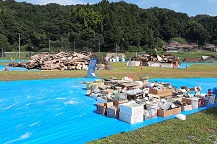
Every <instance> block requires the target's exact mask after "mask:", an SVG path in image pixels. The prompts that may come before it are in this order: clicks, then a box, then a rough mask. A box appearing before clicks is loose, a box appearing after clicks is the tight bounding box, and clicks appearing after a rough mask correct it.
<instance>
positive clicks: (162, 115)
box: [157, 107, 181, 118]
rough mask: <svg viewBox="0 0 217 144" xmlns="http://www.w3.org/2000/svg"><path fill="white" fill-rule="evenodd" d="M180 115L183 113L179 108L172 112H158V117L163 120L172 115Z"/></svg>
mask: <svg viewBox="0 0 217 144" xmlns="http://www.w3.org/2000/svg"><path fill="white" fill-rule="evenodd" d="M179 113H181V107H177V108H174V109H170V110H162V109H158V110H157V115H158V116H160V117H163V118H165V117H168V116H171V115H175V114H179Z"/></svg>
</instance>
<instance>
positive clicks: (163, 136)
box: [90, 108, 217, 144]
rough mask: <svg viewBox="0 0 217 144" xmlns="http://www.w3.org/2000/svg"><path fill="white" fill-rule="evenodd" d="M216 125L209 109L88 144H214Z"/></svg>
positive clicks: (215, 116)
mask: <svg viewBox="0 0 217 144" xmlns="http://www.w3.org/2000/svg"><path fill="white" fill-rule="evenodd" d="M216 123H217V108H211V109H208V110H206V111H202V112H199V113H196V114H193V115H188V116H187V119H186V120H185V121H181V120H178V119H171V120H167V121H164V122H161V123H157V124H153V125H149V126H146V127H143V128H140V129H138V130H135V131H132V132H128V133H120V134H116V135H112V136H110V137H107V138H102V139H100V140H97V141H92V142H90V144H101V143H102V144H106V143H115V144H150V143H151V144H152V143H153V144H179V143H180V144H216V143H217V124H216ZM111 128H112V126H111Z"/></svg>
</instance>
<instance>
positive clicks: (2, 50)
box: [2, 48, 4, 59]
mask: <svg viewBox="0 0 217 144" xmlns="http://www.w3.org/2000/svg"><path fill="white" fill-rule="evenodd" d="M3 51H4V49H3V48H2V59H3V55H4V52H3Z"/></svg>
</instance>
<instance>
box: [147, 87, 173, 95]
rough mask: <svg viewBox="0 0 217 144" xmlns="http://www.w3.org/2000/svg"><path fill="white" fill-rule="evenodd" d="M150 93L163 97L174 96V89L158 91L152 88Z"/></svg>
mask: <svg viewBox="0 0 217 144" xmlns="http://www.w3.org/2000/svg"><path fill="white" fill-rule="evenodd" d="M149 93H150V94H154V95H158V96H161V97H163V96H172V94H173V91H172V89H164V90H156V89H153V88H150V89H149Z"/></svg>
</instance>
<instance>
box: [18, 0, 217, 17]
mask: <svg viewBox="0 0 217 144" xmlns="http://www.w3.org/2000/svg"><path fill="white" fill-rule="evenodd" d="M16 1H17V2H23V1H25V2H27V3H32V4H39V5H45V4H48V3H57V4H60V5H76V4H87V3H89V4H95V3H99V1H101V0H16ZM118 1H120V0H109V2H118ZM124 1H125V2H127V3H131V4H136V5H138V6H139V7H140V8H144V9H147V8H151V7H159V8H167V9H170V10H174V11H176V12H181V13H186V14H188V16H196V15H198V14H206V15H210V16H217V10H216V7H217V0H124Z"/></svg>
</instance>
